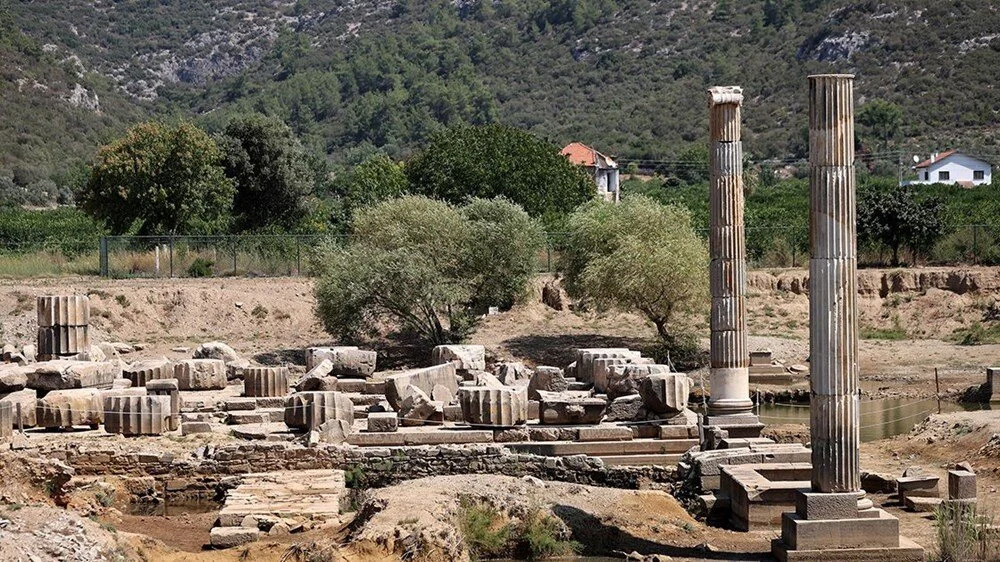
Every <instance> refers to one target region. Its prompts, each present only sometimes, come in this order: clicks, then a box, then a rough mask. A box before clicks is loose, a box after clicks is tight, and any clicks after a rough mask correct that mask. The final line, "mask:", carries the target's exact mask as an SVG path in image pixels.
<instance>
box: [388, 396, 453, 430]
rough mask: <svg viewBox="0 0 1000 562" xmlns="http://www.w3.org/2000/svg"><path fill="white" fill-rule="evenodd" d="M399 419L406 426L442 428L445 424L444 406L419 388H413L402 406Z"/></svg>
mask: <svg viewBox="0 0 1000 562" xmlns="http://www.w3.org/2000/svg"><path fill="white" fill-rule="evenodd" d="M399 419H400V422H401V423H402V424H403V425H404V426H420V425H434V426H440V425H441V424H442V423H443V422H444V404H443V403H442V402H439V401H437V400H431V399H430V398H429V397H428V396H427V393H425V392H424V391H422V390H420V389H419V388H417V387H411V388H409V389H408V390H407V391H406V398H404V399H403V402H402V404H401V405H400V408H399Z"/></svg>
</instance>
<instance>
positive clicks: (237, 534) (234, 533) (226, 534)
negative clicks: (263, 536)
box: [209, 527, 260, 548]
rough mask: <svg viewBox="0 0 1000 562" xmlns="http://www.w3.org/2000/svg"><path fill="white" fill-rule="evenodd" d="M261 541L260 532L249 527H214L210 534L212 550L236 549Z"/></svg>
mask: <svg viewBox="0 0 1000 562" xmlns="http://www.w3.org/2000/svg"><path fill="white" fill-rule="evenodd" d="M258 539H260V530H259V529H256V528H254V529H251V528H249V527H213V528H212V530H211V532H210V533H209V540H210V542H211V543H212V548H235V547H237V546H241V545H244V544H247V543H251V542H256V541H257V540H258Z"/></svg>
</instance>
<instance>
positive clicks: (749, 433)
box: [705, 414, 764, 439]
mask: <svg viewBox="0 0 1000 562" xmlns="http://www.w3.org/2000/svg"><path fill="white" fill-rule="evenodd" d="M705 427H706V428H708V427H717V428H719V429H722V430H725V431H726V432H727V435H726V436H727V437H731V438H748V439H749V438H755V437H760V432H761V430H763V429H764V424H762V423H760V418H758V417H757V416H755V415H753V414H735V415H728V416H706V417H705Z"/></svg>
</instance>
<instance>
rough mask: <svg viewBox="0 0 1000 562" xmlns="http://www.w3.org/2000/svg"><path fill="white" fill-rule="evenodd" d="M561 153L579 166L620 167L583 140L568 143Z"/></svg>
mask: <svg viewBox="0 0 1000 562" xmlns="http://www.w3.org/2000/svg"><path fill="white" fill-rule="evenodd" d="M560 154H562V155H563V156H565V157H567V158H569V161H570V162H572V163H574V164H576V165H577V166H587V167H590V168H595V167H596V168H602V169H604V168H617V167H618V166H617V165H616V164H615V163H614V161H613V160H612V159H611V158H608V157H607V156H605V155H604V154H601V153H600V152H597V151H596V150H594V149H593V148H590V147H589V146H587V145H585V144H583V143H582V142H571V143H569V144H567V145H566V146H565V147H564V148H563V149H562V151H561V152H560Z"/></svg>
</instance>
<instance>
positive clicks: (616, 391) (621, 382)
mask: <svg viewBox="0 0 1000 562" xmlns="http://www.w3.org/2000/svg"><path fill="white" fill-rule="evenodd" d="M669 372H670V367H669V366H668V365H653V364H648V365H635V364H625V365H613V366H612V367H611V369H610V370H609V371H608V382H607V387H606V388H605V394H607V395H608V399H610V400H614V399H615V398H619V397H621V396H630V395H632V394H636V393H638V392H639V384H640V383H641V382H642V380H643V379H645V378H646V377H648V376H649V375H653V374H661V373H669Z"/></svg>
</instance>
